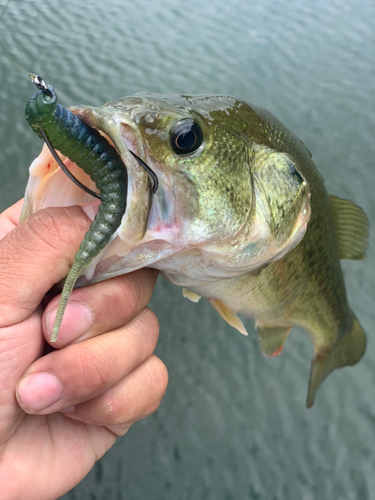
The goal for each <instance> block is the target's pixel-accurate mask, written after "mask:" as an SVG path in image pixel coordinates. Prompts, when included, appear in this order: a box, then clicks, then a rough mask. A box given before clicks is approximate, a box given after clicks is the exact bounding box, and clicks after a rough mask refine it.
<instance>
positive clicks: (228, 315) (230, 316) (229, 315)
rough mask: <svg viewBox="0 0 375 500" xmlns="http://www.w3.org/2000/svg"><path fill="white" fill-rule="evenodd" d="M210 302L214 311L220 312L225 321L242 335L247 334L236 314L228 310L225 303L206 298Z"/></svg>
mask: <svg viewBox="0 0 375 500" xmlns="http://www.w3.org/2000/svg"><path fill="white" fill-rule="evenodd" d="M208 301H209V302H210V304H212V305H213V306H214V308H215V309H216V311H217V312H218V313H219V314H220V316H221V317H222V318H223V319H225V321H226V322H227V323H228V324H229V325H230V326H233V327H234V328H236V329H237V330H238V331H239V332H241V333H242V334H243V335H248V333H247V331H246V328H245V326H244V324H243V323H242V321H241V320H240V318H239V317H238V316H237V314H236V313H235V312H234V311H232V310H230V309H229V308H228V307H227V306H226V305H225V304H223V303H222V302H221V301H220V300H218V299H208Z"/></svg>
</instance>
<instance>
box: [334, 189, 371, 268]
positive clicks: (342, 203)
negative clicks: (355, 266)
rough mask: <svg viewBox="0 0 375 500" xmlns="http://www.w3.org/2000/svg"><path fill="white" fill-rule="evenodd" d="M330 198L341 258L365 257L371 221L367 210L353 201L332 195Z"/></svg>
mask: <svg viewBox="0 0 375 500" xmlns="http://www.w3.org/2000/svg"><path fill="white" fill-rule="evenodd" d="M330 200H331V208H332V214H333V219H334V221H335V226H336V234H337V239H338V246H339V257H340V259H349V260H351V259H352V260H360V259H364V258H365V257H366V249H367V238H368V235H369V222H368V218H367V216H366V214H365V212H364V211H363V210H362V208H360V207H357V205H355V204H354V203H353V202H352V201H349V200H345V199H343V198H338V197H337V196H332V195H330Z"/></svg>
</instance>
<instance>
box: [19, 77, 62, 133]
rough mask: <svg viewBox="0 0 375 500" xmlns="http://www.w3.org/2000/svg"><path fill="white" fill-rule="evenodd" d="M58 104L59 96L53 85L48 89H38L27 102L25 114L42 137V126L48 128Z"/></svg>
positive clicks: (31, 125)
mask: <svg viewBox="0 0 375 500" xmlns="http://www.w3.org/2000/svg"><path fill="white" fill-rule="evenodd" d="M56 106H57V96H56V93H55V91H54V90H53V88H52V87H51V86H48V88H47V89H46V90H37V91H36V92H35V94H34V95H32V96H31V97H30V99H29V100H28V102H27V104H26V108H25V116H26V120H27V122H28V124H29V125H30V127H31V128H32V129H33V130H34V132H35V133H36V134H37V135H38V136H39V137H41V138H42V135H41V133H40V131H39V129H40V128H46V124H48V122H51V121H52V119H53V115H54V113H55V110H56Z"/></svg>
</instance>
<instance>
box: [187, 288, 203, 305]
mask: <svg viewBox="0 0 375 500" xmlns="http://www.w3.org/2000/svg"><path fill="white" fill-rule="evenodd" d="M182 295H183V296H184V297H185V298H186V299H189V300H191V301H192V302H199V299H200V298H201V297H200V295H198V294H197V293H194V292H192V291H191V290H189V289H188V288H183V289H182Z"/></svg>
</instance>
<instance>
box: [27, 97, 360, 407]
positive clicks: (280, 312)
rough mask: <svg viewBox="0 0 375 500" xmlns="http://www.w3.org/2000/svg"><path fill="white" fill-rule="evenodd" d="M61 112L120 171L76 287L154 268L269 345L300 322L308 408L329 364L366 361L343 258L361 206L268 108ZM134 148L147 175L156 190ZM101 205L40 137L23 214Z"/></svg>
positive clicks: (162, 104)
mask: <svg viewBox="0 0 375 500" xmlns="http://www.w3.org/2000/svg"><path fill="white" fill-rule="evenodd" d="M70 109H71V110H72V111H73V112H74V113H75V114H77V115H78V116H79V117H80V118H81V119H82V120H83V121H84V122H86V123H87V124H88V125H89V126H91V127H93V128H96V129H98V130H99V131H100V132H101V133H102V134H103V135H105V137H107V139H108V140H109V141H111V142H112V143H113V145H114V146H115V148H116V149H117V151H118V153H119V154H120V156H121V159H122V161H123V162H124V164H125V166H126V169H127V173H128V200H127V208H126V212H125V214H124V216H123V218H122V221H121V224H120V226H119V228H118V229H117V231H116V232H115V233H114V235H113V236H112V238H111V240H110V242H109V243H108V245H107V246H106V247H105V248H104V249H103V250H102V251H101V252H100V254H99V255H98V256H97V257H96V258H95V259H94V260H93V261H92V262H91V264H89V265H88V266H87V268H86V269H85V270H84V271H83V274H82V276H81V278H79V280H78V285H79V286H83V285H87V284H90V283H95V282H97V281H101V280H104V279H107V278H110V277H113V276H116V275H119V274H124V273H128V272H131V271H134V270H136V269H139V268H142V267H152V268H156V269H159V270H160V271H161V272H162V274H163V276H164V277H166V278H167V279H168V280H170V281H171V282H172V283H175V284H177V285H180V286H182V287H183V294H184V296H185V297H188V298H189V299H191V300H193V301H197V300H199V298H200V297H205V298H207V299H208V300H209V302H210V303H211V304H212V305H213V306H214V307H215V309H216V310H217V311H218V312H219V313H220V314H221V316H222V317H223V318H224V319H225V320H226V321H227V322H228V323H229V324H230V325H232V326H233V327H235V328H237V329H238V330H239V331H240V332H242V333H244V334H246V329H245V326H244V325H243V323H242V321H241V320H240V318H239V316H238V314H241V315H243V316H246V317H251V318H255V322H256V326H257V328H258V334H259V342H260V348H261V350H262V352H263V354H265V355H266V356H274V355H277V354H280V353H281V351H282V349H283V345H284V342H285V340H286V338H287V336H288V334H289V332H290V330H291V329H292V327H293V326H294V325H299V326H301V327H303V328H304V329H305V330H306V331H307V332H308V333H309V335H310V337H311V339H312V342H313V344H314V352H315V356H314V359H313V361H312V365H311V374H310V383H309V390H308V395H307V406H308V407H310V406H311V405H312V404H313V401H314V397H315V394H316V391H317V389H318V387H319V385H320V384H321V383H322V381H323V380H324V379H325V378H326V377H327V375H329V373H330V372H332V371H333V370H334V369H335V368H340V367H344V366H346V365H354V364H355V363H357V362H358V361H359V360H360V359H361V357H362V356H363V354H364V351H365V348H366V337H365V334H364V332H363V330H362V328H361V326H360V324H359V322H358V320H357V318H356V317H355V315H354V313H353V312H352V311H351V309H350V308H349V305H348V302H347V297H346V291H345V284H344V280H343V276H342V271H341V266H340V259H363V258H364V256H365V251H366V239H367V236H368V220H367V217H366V215H365V214H364V212H363V211H362V209H360V208H359V207H357V206H356V205H355V204H354V203H352V202H350V201H348V200H343V199H340V198H337V197H335V196H329V195H328V194H327V192H326V189H325V187H324V181H323V179H322V177H321V175H320V174H319V172H318V170H317V169H316V167H315V165H314V163H313V161H312V159H311V154H310V153H309V151H308V150H307V149H306V147H305V146H304V144H303V143H302V142H301V141H300V140H299V139H297V138H296V137H295V136H294V135H293V134H292V133H291V132H290V131H289V130H288V129H287V128H286V127H285V126H284V125H282V124H281V123H280V122H279V121H278V120H277V119H276V118H275V117H274V116H273V115H271V114H270V113H269V112H267V111H265V110H264V109H261V108H257V107H255V106H251V105H249V104H247V103H245V102H243V101H239V100H237V99H234V98H231V97H224V96H174V95H156V94H136V95H134V96H130V97H128V98H124V99H120V100H119V101H116V102H109V103H107V104H105V105H104V106H103V107H101V108H92V107H87V106H78V107H73V108H70ZM131 152H133V153H135V154H136V155H137V156H138V157H139V158H141V159H142V160H143V161H144V162H145V163H146V164H147V165H148V166H149V167H150V168H151V170H152V171H154V172H155V173H156V175H157V177H158V179H159V188H158V190H157V192H156V193H155V194H152V192H151V188H152V183H151V181H150V178H149V176H148V174H147V173H146V171H145V170H144V169H143V168H141V167H140V165H139V163H138V162H137V161H136V159H135V158H134V156H133V155H132V154H131ZM63 159H64V163H65V164H66V166H67V167H68V168H69V169H70V170H71V171H72V173H73V174H74V175H75V176H76V177H77V178H79V180H80V181H81V182H83V183H84V184H86V185H88V186H89V187H93V184H92V182H91V181H90V179H89V177H88V176H87V175H86V174H84V172H83V171H81V170H80V169H79V168H78V167H77V166H76V165H75V164H73V163H72V162H71V161H70V160H69V159H68V158H65V157H63ZM98 203H99V202H98V201H93V198H92V197H91V196H90V195H88V194H87V193H84V192H83V191H82V190H81V189H80V188H78V187H77V186H75V185H74V184H73V183H71V181H70V180H69V179H68V178H67V177H65V174H64V173H63V172H62V171H61V169H59V168H58V166H57V163H56V162H55V160H54V159H53V158H52V157H51V155H50V153H49V152H48V151H47V149H46V148H44V149H43V151H42V153H41V155H40V156H39V157H38V158H37V159H36V160H35V161H34V162H33V164H32V165H31V167H30V179H29V182H28V185H27V190H26V196H25V203H24V208H23V212H22V216H21V219H22V220H23V219H25V218H27V217H28V216H29V215H30V214H31V213H33V212H35V211H37V210H39V209H41V208H45V207H48V206H69V205H73V204H78V205H82V206H83V208H84V209H85V211H86V213H88V214H89V215H90V217H91V218H93V217H94V215H95V212H96V211H97V207H98Z"/></svg>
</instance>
